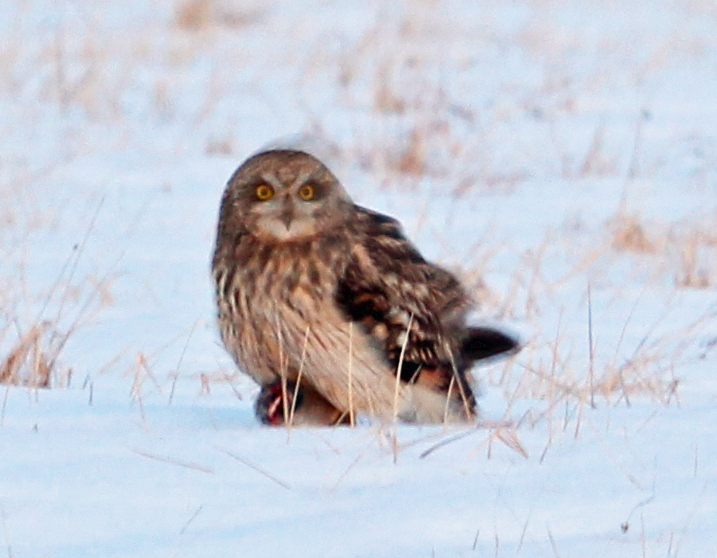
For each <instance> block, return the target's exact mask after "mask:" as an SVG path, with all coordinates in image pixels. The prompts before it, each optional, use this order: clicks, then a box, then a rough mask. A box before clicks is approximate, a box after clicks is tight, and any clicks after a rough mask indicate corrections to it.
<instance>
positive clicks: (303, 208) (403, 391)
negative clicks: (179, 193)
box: [212, 149, 518, 425]
mask: <svg viewBox="0 0 717 558" xmlns="http://www.w3.org/2000/svg"><path fill="white" fill-rule="evenodd" d="M212 274H213V278H214V285H215V292H216V302H217V308H218V322H219V329H220V333H221V337H222V340H223V343H224V345H225V347H226V349H227V350H228V352H229V353H230V354H231V356H232V357H233V359H234V360H235V362H236V364H237V365H238V367H239V368H240V369H241V370H242V371H243V372H245V373H247V374H248V375H250V376H251V377H252V378H253V379H254V381H256V383H257V384H259V386H260V388H261V389H260V392H259V396H258V398H257V401H256V406H255V410H256V414H257V416H258V418H259V419H260V420H261V421H262V422H263V423H265V424H270V425H282V424H320V425H334V424H342V423H347V424H354V422H355V420H356V419H357V417H372V418H373V419H377V420H380V421H386V420H394V419H399V420H402V421H407V422H417V423H438V422H444V421H447V422H456V421H470V420H472V419H474V418H475V417H476V402H475V396H474V394H473V390H472V388H471V378H470V374H469V371H470V368H471V367H472V365H473V364H474V363H475V362H476V361H478V360H481V359H486V358H490V357H494V356H496V355H500V354H504V353H511V352H514V351H516V350H517V348H518V343H517V341H516V339H514V338H513V337H512V336H510V335H508V334H506V333H503V332H501V331H498V330H496V329H492V328H486V327H472V326H470V325H468V324H467V323H466V314H467V313H468V312H469V310H470V309H471V300H470V297H469V296H468V295H467V294H466V292H465V290H464V288H463V287H462V286H461V284H460V282H459V281H458V279H457V278H456V277H455V276H454V275H452V274H451V273H449V272H448V271H446V270H445V269H443V268H441V267H439V266H437V265H435V264H432V263H430V262H428V261H426V260H425V259H424V258H423V257H422V256H421V254H420V253H419V252H418V250H417V249H416V248H415V246H414V245H413V244H411V242H410V241H408V240H407V239H406V237H405V236H404V234H403V232H402V229H401V226H400V224H399V223H398V221H396V220H395V219H393V218H391V217H388V216H386V215H382V214H380V213H376V212H374V211H371V210H369V209H366V208H364V207H361V206H359V205H356V204H354V203H353V201H352V200H351V198H350V197H349V195H348V194H347V193H346V190H344V188H343V187H342V185H341V184H340V183H339V181H338V180H337V178H336V177H335V176H334V174H333V173H332V172H331V171H330V170H329V169H328V168H327V167H326V166H325V165H324V164H323V163H322V162H321V161H320V160H319V159H318V158H316V157H314V156H312V155H311V154H309V153H307V152H305V151H303V150H293V149H275V150H268V151H263V152H261V153H258V154H256V155H254V156H252V157H251V158H249V159H248V160H247V161H245V162H244V163H243V164H242V165H241V166H240V167H239V168H238V169H237V170H236V171H235V172H234V174H233V175H232V176H231V178H230V179H229V182H228V184H227V186H226V190H225V191H224V194H223V197H222V201H221V207H220V212H219V224H218V227H217V238H216V245H215V249H214V256H213V259H212Z"/></svg>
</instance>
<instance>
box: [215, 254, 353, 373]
mask: <svg viewBox="0 0 717 558" xmlns="http://www.w3.org/2000/svg"><path fill="white" fill-rule="evenodd" d="M254 248H255V249H254V250H253V251H252V252H251V254H250V257H248V258H246V259H244V261H242V262H241V265H234V266H233V267H231V270H229V267H230V266H227V271H226V272H221V271H219V272H217V270H218V269H219V270H221V269H222V266H221V265H219V266H215V282H216V286H217V302H218V308H219V324H220V329H221V333H222V338H223V340H224V343H225V345H226V346H227V347H228V348H230V352H231V353H232V356H233V357H234V359H235V360H236V362H237V364H238V365H239V367H240V368H241V369H242V370H243V371H244V372H246V373H248V374H249V375H251V376H252V377H253V378H254V379H255V380H256V381H257V382H258V383H260V384H266V383H270V382H272V381H275V380H276V379H277V377H280V376H281V375H284V374H286V375H287V376H288V377H291V376H292V375H294V374H295V371H296V370H297V369H298V368H299V367H300V365H301V364H300V363H301V360H302V358H303V356H302V353H303V351H304V346H305V345H306V341H305V340H306V338H307V335H308V333H307V332H309V331H316V330H317V329H323V328H332V327H338V326H340V325H341V324H340V323H339V321H340V320H341V315H340V313H339V312H338V311H337V309H336V304H335V295H336V290H337V283H338V277H339V274H340V273H342V271H343V269H344V267H345V265H346V263H345V260H346V256H347V255H348V250H345V249H342V248H340V247H339V246H338V245H337V243H332V244H330V245H326V243H321V242H316V243H306V244H303V245H274V246H260V247H257V246H256V245H255V246H254ZM292 371H293V372H292Z"/></svg>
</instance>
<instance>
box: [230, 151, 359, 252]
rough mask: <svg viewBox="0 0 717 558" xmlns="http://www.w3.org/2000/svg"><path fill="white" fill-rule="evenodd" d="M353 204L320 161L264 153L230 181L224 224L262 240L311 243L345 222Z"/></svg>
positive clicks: (285, 153)
mask: <svg viewBox="0 0 717 558" xmlns="http://www.w3.org/2000/svg"><path fill="white" fill-rule="evenodd" d="M350 207H351V200H350V198H349V197H348V195H347V194H346V192H345V191H344V189H343V188H342V187H341V184H339V182H338V180H337V179H336V177H335V176H334V175H333V174H332V173H331V171H330V170H329V169H327V168H326V167H325V166H324V165H323V164H322V163H321V162H320V161H319V160H318V159H316V158H315V157H313V156H311V155H309V154H307V153H304V152H302V151H291V150H277V151H264V152H262V153H259V154H258V155H255V156H253V157H251V158H250V159H248V160H247V161H246V162H245V163H244V164H242V165H241V166H240V167H239V168H238V169H237V170H236V172H235V173H234V175H233V176H232V178H231V179H230V180H229V185H228V187H227V190H226V192H225V194H224V199H223V200H222V208H221V219H220V220H221V221H223V222H224V223H225V225H226V226H228V227H230V228H232V227H238V228H239V229H238V230H245V231H247V232H249V233H251V234H254V235H255V236H257V237H260V238H263V239H270V240H279V241H292V240H301V239H306V238H310V237H312V236H315V235H317V234H320V233H322V232H323V231H325V230H327V229H329V228H330V227H332V226H336V225H338V224H339V223H341V222H342V221H343V220H344V219H345V218H346V216H347V215H348V213H349V211H350Z"/></svg>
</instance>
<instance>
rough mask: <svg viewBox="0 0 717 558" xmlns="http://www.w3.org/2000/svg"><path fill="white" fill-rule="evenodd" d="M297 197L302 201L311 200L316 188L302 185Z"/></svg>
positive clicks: (314, 195)
mask: <svg viewBox="0 0 717 558" xmlns="http://www.w3.org/2000/svg"><path fill="white" fill-rule="evenodd" d="M299 197H300V198H301V199H302V200H304V201H310V200H313V199H314V198H315V197H316V188H314V187H313V186H312V185H311V184H304V185H303V186H302V187H301V188H299Z"/></svg>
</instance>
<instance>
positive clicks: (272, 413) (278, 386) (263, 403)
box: [254, 380, 302, 426]
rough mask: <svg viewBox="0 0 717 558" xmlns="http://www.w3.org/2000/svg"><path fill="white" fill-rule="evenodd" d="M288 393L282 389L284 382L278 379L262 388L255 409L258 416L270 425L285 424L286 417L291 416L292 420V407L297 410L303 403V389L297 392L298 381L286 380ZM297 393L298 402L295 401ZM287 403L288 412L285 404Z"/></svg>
mask: <svg viewBox="0 0 717 558" xmlns="http://www.w3.org/2000/svg"><path fill="white" fill-rule="evenodd" d="M285 385H286V393H284V390H283V389H282V382H281V381H280V380H277V381H276V382H274V383H271V384H268V385H266V386H263V387H262V388H261V391H260V392H259V396H258V397H257V399H256V405H255V407H254V411H255V413H256V416H257V418H258V419H259V420H260V421H261V422H262V423H263V424H267V425H270V426H280V425H282V424H284V422H285V417H286V416H289V420H290V421H291V413H292V409H293V410H294V411H296V409H298V407H299V406H300V404H301V399H302V394H301V391H299V392H298V393H296V382H286V383H285ZM295 393H296V396H297V397H296V403H294V394H295ZM285 404H286V412H285V411H284V405H285Z"/></svg>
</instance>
